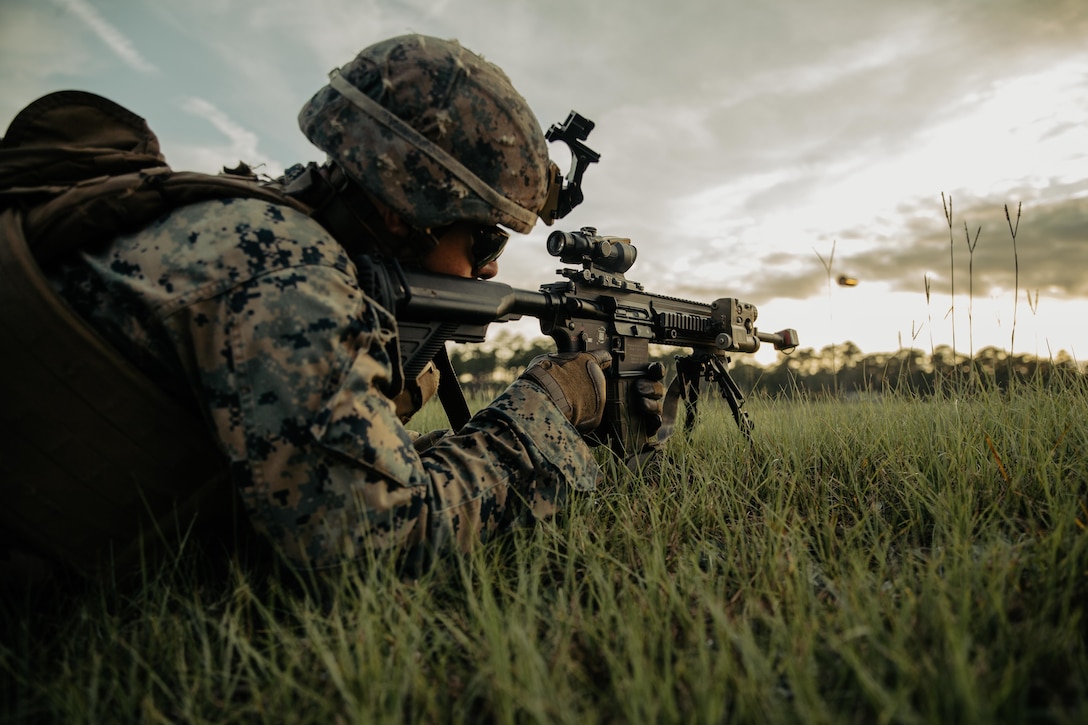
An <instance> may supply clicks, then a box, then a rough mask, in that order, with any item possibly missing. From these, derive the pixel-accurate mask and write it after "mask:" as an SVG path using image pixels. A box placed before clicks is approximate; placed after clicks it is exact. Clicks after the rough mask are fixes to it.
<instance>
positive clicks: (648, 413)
mask: <svg viewBox="0 0 1088 725" xmlns="http://www.w3.org/2000/svg"><path fill="white" fill-rule="evenodd" d="M664 379H665V366H664V365H662V364H661V363H659V362H655V363H651V364H650V366H649V367H648V368H646V373H645V375H643V377H640V378H639V379H638V380H637V381H635V394H634V396H633V397H634V401H633V402H634V410H633V412H634V414H635V415H641V416H642V417H643V419H644V421H645V425H646V435H647V436H650V437H653V435H654V434H655V433H657V431H658V430H660V428H661V422H662V417H661V416H662V401H664V399H665V384H664V383H663V382H662V381H663V380H664Z"/></svg>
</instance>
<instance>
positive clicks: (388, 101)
mask: <svg viewBox="0 0 1088 725" xmlns="http://www.w3.org/2000/svg"><path fill="white" fill-rule="evenodd" d="M299 127H300V128H301V129H302V132H303V133H304V134H305V135H306V137H307V138H308V139H309V140H310V141H311V142H312V143H313V144H314V145H315V146H317V147H318V148H320V149H321V150H323V151H325V152H326V153H327V154H328V155H329V158H330V159H331V160H332V161H334V162H335V163H336V164H338V165H339V166H340V168H341V169H342V170H343V171H344V173H345V174H347V176H348V177H350V178H351V179H352V180H353V181H354V182H355V183H357V184H359V185H360V186H362V187H363V188H364V189H365V190H366V191H368V192H369V193H371V194H372V195H374V196H375V197H376V198H377V199H379V200H380V201H382V202H383V203H385V204H386V205H388V206H389V207H390V208H391V209H393V210H394V211H395V212H397V214H398V215H400V216H401V218H403V219H404V220H405V221H406V222H407V223H408V224H410V225H412V226H413V227H416V228H418V229H433V228H439V227H442V226H444V225H447V224H451V223H454V222H457V221H471V222H476V223H479V224H487V225H502V226H504V227H507V228H509V229H512V230H514V231H517V232H521V233H528V232H529V231H530V230H531V229H532V227H533V225H534V223H535V221H536V218H537V216H538V214H539V213H540V211H541V208H542V207H543V206H544V205H545V201H546V199H547V196H548V182H549V177H550V175H551V174H552V173H553V170H554V165H553V164H551V163H550V160H549V158H548V151H547V145H546V142H545V140H544V134H543V132H542V131H541V128H540V124H539V122H538V121H537V119H536V116H534V115H533V112H532V111H531V110H530V108H529V104H528V103H527V102H526V101H525V99H524V98H523V97H522V96H521V95H520V94H519V93H518V92H517V91H516V90H514V87H513V86H512V85H511V83H510V80H509V79H508V78H507V77H506V74H505V73H503V71H502V70H501V69H500V68H498V67H497V66H495V65H493V64H492V63H489V62H488V61H486V60H484V59H483V58H481V57H480V56H478V55H476V54H475V53H472V52H471V51H469V50H466V49H465V48H462V47H461V45H460V44H459V43H458V42H457V41H456V40H441V39H438V38H432V37H427V36H422V35H406V36H401V37H398V38H392V39H390V40H386V41H382V42H380V43H376V44H374V45H372V46H370V47H368V48H365V49H364V50H363V51H362V52H360V53H359V55H358V56H356V57H355V59H354V60H352V61H351V62H350V63H348V64H347V65H345V66H343V67H341V68H339V69H337V70H334V71H333V72H332V73H331V74H330V78H329V84H328V85H327V86H325V87H324V88H322V89H321V90H320V91H318V92H317V94H316V95H314V97H313V98H311V99H310V100H309V101H308V102H307V103H306V104H305V105H304V106H303V108H302V111H301V112H300V113H299ZM549 222H550V219H549Z"/></svg>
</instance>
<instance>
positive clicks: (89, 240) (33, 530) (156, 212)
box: [0, 91, 309, 574]
mask: <svg viewBox="0 0 1088 725" xmlns="http://www.w3.org/2000/svg"><path fill="white" fill-rule="evenodd" d="M225 197H250V198H259V199H264V200H268V201H269V202H272V203H276V204H285V205H288V206H291V207H293V208H296V209H299V210H301V211H304V212H307V213H308V211H309V210H308V208H307V207H305V206H304V205H302V204H301V203H300V202H297V201H295V200H293V199H291V198H290V197H288V196H286V195H285V194H283V193H282V192H281V191H278V190H277V189H275V188H270V187H267V186H263V185H261V184H259V183H258V182H257V181H256V178H255V177H248V176H239V175H218V176H213V175H206V174H198V173H191V172H174V171H172V170H171V169H170V167H169V166H168V165H167V164H166V161H165V160H164V158H163V156H162V154H161V152H160V150H159V143H158V139H157V138H156V137H155V134H154V133H152V132H151V130H150V129H149V128H148V126H147V123H146V122H145V121H144V119H142V118H140V117H139V116H137V115H136V114H134V113H132V112H131V111H129V110H127V109H125V108H123V107H121V106H119V105H117V104H116V103H114V102H112V101H109V100H107V99H105V98H102V97H101V96H97V95H94V94H92V93H85V92H82V91H61V92H58V93H53V94H50V95H47V96H45V97H43V98H40V99H39V100H37V101H35V102H34V103H31V104H30V105H29V106H27V107H26V108H25V109H23V110H22V111H21V112H20V113H19V114H18V115H17V116H16V117H15V119H14V120H13V121H12V123H11V125H10V127H9V128H8V131H7V134H6V135H5V136H4V137H3V138H2V139H0V339H3V340H4V350H5V351H4V354H3V355H2V356H0V400H2V401H3V403H2V406H0V422H2V423H3V430H4V431H5V432H4V433H3V435H2V436H0V481H2V485H3V487H4V495H5V504H4V506H2V507H0V525H2V531H3V536H4V538H5V539H7V540H8V544H9V545H12V546H14V547H15V548H17V549H19V550H21V551H22V550H26V549H29V550H30V551H31V552H33V553H36V554H40V555H45V556H46V557H48V558H50V559H54V560H58V561H60V562H63V563H65V564H67V565H70V566H71V567H73V568H75V569H76V570H77V571H81V572H83V573H87V574H91V573H95V572H100V571H101V570H102V567H103V565H106V564H111V565H113V566H118V567H122V568H128V566H129V565H130V564H132V563H135V562H137V561H138V560H139V556H140V554H141V546H142V545H154V544H155V543H156V542H157V543H158V544H166V545H172V544H173V545H176V543H177V541H178V540H179V537H183V536H184V535H185V533H186V531H187V530H188V528H189V527H190V526H191V525H193V522H194V517H195V515H196V512H197V511H198V509H202V510H203V511H204V512H205V513H201V514H200V515H201V516H206V512H207V511H214V510H222V509H224V507H225V508H226V509H229V508H231V506H232V502H233V493H232V491H231V487H230V485H229V483H228V477H227V473H226V460H225V458H224V456H223V455H222V454H221V453H220V451H219V450H218V447H217V446H216V444H215V442H214V440H213V438H212V436H211V434H210V433H209V431H208V430H207V428H206V426H205V425H204V424H203V422H202V421H201V419H200V416H199V413H198V411H197V409H196V406H195V404H194V403H193V402H192V401H188V400H178V399H175V398H173V397H171V396H170V395H167V394H166V393H164V392H163V391H162V390H160V389H159V388H158V387H157V386H156V385H155V384H154V383H152V382H151V381H150V380H149V379H148V378H147V377H146V376H145V375H144V374H143V373H142V372H141V371H140V370H138V369H137V368H136V367H135V366H134V365H133V364H132V363H130V362H129V361H128V360H127V359H125V358H124V357H123V356H121V355H120V354H119V353H118V352H117V351H115V350H114V349H113V348H112V347H111V346H110V345H109V344H108V343H107V342H105V341H104V340H103V339H102V338H101V337H100V336H99V335H98V334H97V332H96V331H95V330H94V329H93V328H92V327H91V326H90V325H88V324H87V323H86V322H85V321H84V320H83V319H82V318H81V317H80V316H79V315H78V314H76V313H75V312H74V311H73V310H72V309H71V308H69V307H68V305H67V303H66V302H65V301H64V300H63V299H62V298H61V297H59V296H58V295H57V294H56V293H55V292H54V291H53V289H52V288H51V287H50V285H49V283H48V281H47V279H46V277H45V275H44V274H43V271H42V270H43V269H47V268H48V267H49V265H50V264H53V263H55V262H56V261H57V260H58V259H60V258H61V257H63V256H64V255H65V254H67V253H69V252H72V251H73V250H76V249H79V248H88V247H90V246H91V245H94V244H99V243H105V242H108V241H109V240H110V239H112V238H114V237H116V236H118V235H120V234H124V233H131V232H135V231H138V230H139V229H141V228H142V227H144V226H145V225H147V224H148V223H150V222H151V221H153V220H155V219H156V218H158V217H160V216H162V215H164V214H166V213H168V212H170V211H171V210H173V209H175V208H177V207H180V206H183V205H186V204H191V203H194V202H197V201H204V200H207V199H213V198H225ZM13 542H14V543H13ZM0 543H3V542H0Z"/></svg>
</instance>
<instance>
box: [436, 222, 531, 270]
mask: <svg viewBox="0 0 1088 725" xmlns="http://www.w3.org/2000/svg"><path fill="white" fill-rule="evenodd" d="M452 227H453V225H452V224H450V225H447V226H443V227H438V228H436V229H431V230H430V231H426V232H425V233H426V234H428V235H429V236H430V237H431V239H433V240H435V243H436V244H437V243H438V242H437V240H438V238H439V237H442V236H444V235H445V234H446V233H447V232H449V230H450V229H451V228H452ZM470 233H471V234H472V268H473V269H480V268H481V267H483V266H485V265H488V264H491V263H492V262H494V261H495V260H496V259H498V258H499V255H501V254H502V250H503V249H505V248H506V242H507V241H509V240H510V235H509V234H507V233H506V232H505V231H503V230H502V229H500V228H499V227H496V226H492V225H488V224H473V225H471V227H470Z"/></svg>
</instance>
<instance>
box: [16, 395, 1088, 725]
mask: <svg viewBox="0 0 1088 725" xmlns="http://www.w3.org/2000/svg"><path fill="white" fill-rule="evenodd" d="M705 407H706V410H705V411H704V412H705V413H706V415H705V416H704V418H703V420H702V421H701V422H700V423H699V425H698V426H697V427H696V428H695V430H694V431H693V433H692V436H691V438H690V440H683V439H679V438H678V439H676V440H674V441H672V443H671V444H670V449H669V456H668V460H667V461H666V462H665V464H664V465H663V467H662V470H661V471H660V476H659V479H658V480H656V481H654V482H650V481H646V480H642V479H640V478H639V477H637V476H632V475H629V474H626V473H624V472H623V471H617V470H613V471H612V472H611V474H610V478H609V480H606V481H605V482H603V483H602V484H601V486H600V489H599V491H598V492H597V493H596V494H594V495H592V496H586V497H581V498H579V499H577V500H575V501H574V502H573V504H572V505H571V507H570V508H569V510H568V511H567V513H566V514H565V515H564V516H562V517H560V518H558V519H556V520H554V521H551V522H547V523H545V524H544V525H541V526H539V527H537V528H536V529H535V530H532V531H521V532H516V533H514V534H513V535H510V536H508V537H506V538H505V539H503V540H501V541H498V542H494V543H493V544H492V545H488V546H486V547H482V548H481V549H480V550H479V551H477V552H476V553H474V554H472V555H467V556H460V557H451V558H448V559H444V560H442V561H440V562H439V565H438V566H437V567H436V568H435V569H434V570H433V571H430V572H428V573H427V574H425V575H423V576H422V577H421V578H419V579H418V580H416V581H402V580H400V579H398V578H397V577H395V576H392V575H390V569H389V566H388V563H387V562H383V561H372V562H370V563H369V565H368V566H366V567H364V568H353V569H350V570H345V571H343V572H339V573H337V574H335V575H330V576H328V577H326V579H325V581H324V582H313V581H310V580H309V579H308V578H307V577H305V576H302V577H296V576H294V575H292V574H290V573H289V572H286V571H284V570H282V569H278V568H277V567H276V566H274V565H269V564H268V563H267V562H261V561H260V560H259V558H258V559H256V563H254V559H253V558H251V557H247V556H242V555H239V556H236V557H234V558H233V559H231V560H226V561H224V560H222V557H221V556H219V555H217V554H216V553H215V552H217V551H218V549H216V548H215V547H213V546H201V545H197V544H195V543H194V544H192V545H191V546H190V547H189V548H188V549H187V550H186V551H184V552H183V553H182V554H181V555H180V556H179V557H178V558H177V561H174V562H171V563H169V565H167V566H165V567H163V568H161V569H158V570H154V571H153V572H152V573H149V574H148V575H146V576H145V581H144V582H143V583H142V584H133V585H127V586H114V585H111V584H95V585H91V586H89V587H88V588H87V589H85V590H84V591H80V592H77V593H75V594H67V595H65V596H64V597H63V598H61V597H59V595H58V594H57V593H55V592H51V591H41V592H38V593H33V594H27V595H26V596H21V597H15V598H13V599H9V600H7V601H5V603H4V611H3V612H2V615H3V621H4V624H3V632H4V638H3V645H2V648H0V681H2V683H3V684H2V685H0V688H2V690H0V692H2V703H0V707H2V709H0V720H2V721H5V722H30V721H41V720H47V721H50V720H51V721H56V722H65V723H69V722H70V723H78V722H111V721H114V722H116V721H120V722H129V721H142V722H174V721H185V722H261V721H268V722H277V723H278V722H323V723H332V722H402V721H408V722H416V721H424V722H434V721H437V722H445V721H453V722H463V721H468V722H478V721H497V722H538V721H539V722H585V721H587V720H589V721H609V722H638V723H642V722H725V721H729V722H806V723H808V722H817V723H819V722H858V723H870V722H907V723H930V722H957V723H958V722H995V721H999V722H1025V721H1033V720H1034V721H1051V722H1070V723H1073V722H1085V721H1088V650H1086V637H1085V632H1086V631H1088V622H1085V621H1084V618H1085V607H1086V602H1088V532H1086V530H1085V524H1086V523H1088V508H1086V505H1088V504H1086V502H1088V463H1086V459H1088V427H1086V426H1085V423H1084V418H1083V414H1082V413H1081V412H1080V411H1083V410H1084V409H1086V408H1088V391H1086V388H1085V386H1084V383H1083V381H1078V380H1071V381H1070V382H1069V383H1068V384H1067V385H1066V386H1064V387H1063V388H1061V389H1060V390H1041V389H1038V388H1036V387H1033V386H1031V385H1021V386H1019V387H1018V388H1016V389H1015V390H1014V391H1013V392H1012V393H1010V394H1001V393H996V392H986V391H981V392H973V393H971V395H969V396H963V397H961V398H959V399H955V398H945V399H932V400H920V399H912V398H908V397H903V396H896V397H887V398H874V399H871V400H865V401H858V402H852V403H847V402H832V401H826V402H825V401H812V400H801V401H795V402H791V403H776V402H773V401H767V400H754V401H751V403H750V408H751V412H752V416H753V418H754V419H755V421H756V425H757V429H756V439H757V446H756V449H755V451H750V450H749V448H748V446H747V445H746V444H745V442H744V440H743V439H742V438H741V436H740V435H739V433H738V432H737V431H736V429H735V426H734V425H733V423H732V420H731V418H730V417H729V415H728V411H727V410H724V409H721V408H719V407H718V406H711V405H707V406H705ZM428 415H431V416H432V421H431V422H432V423H437V421H436V420H434V419H433V411H432V412H431V413H428ZM602 455H603V453H602Z"/></svg>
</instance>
